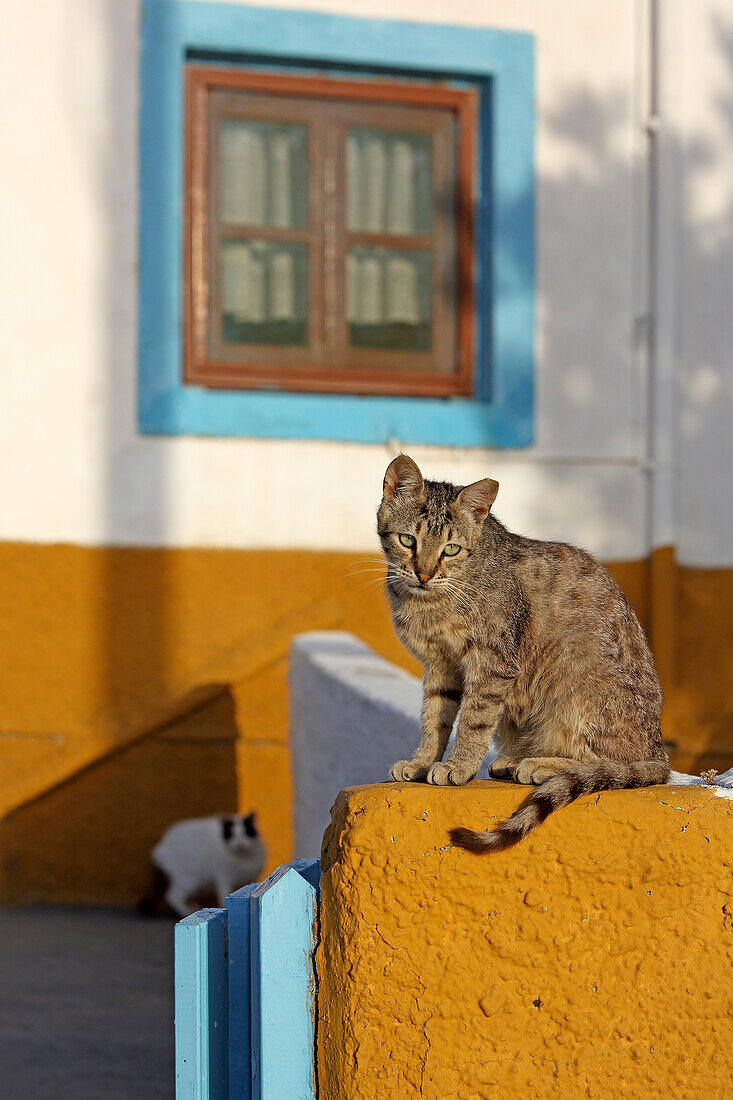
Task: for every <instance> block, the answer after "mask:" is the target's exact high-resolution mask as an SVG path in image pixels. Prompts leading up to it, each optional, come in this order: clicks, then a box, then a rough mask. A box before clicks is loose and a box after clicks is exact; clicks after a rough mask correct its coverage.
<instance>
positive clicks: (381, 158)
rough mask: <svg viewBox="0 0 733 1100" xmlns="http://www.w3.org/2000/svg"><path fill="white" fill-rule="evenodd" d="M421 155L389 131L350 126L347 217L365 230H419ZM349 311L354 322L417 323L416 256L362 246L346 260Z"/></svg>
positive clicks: (356, 228)
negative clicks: (364, 129)
mask: <svg viewBox="0 0 733 1100" xmlns="http://www.w3.org/2000/svg"><path fill="white" fill-rule="evenodd" d="M425 170H426V160H425V158H423V159H422V160H419V158H418V154H417V151H416V148H415V146H414V145H413V143H411V142H410V141H408V140H406V139H405V138H404V137H401V136H400V135H399V134H391V133H390V132H389V131H384V132H383V133H378V132H377V133H375V132H374V131H360V130H358V129H356V130H351V131H350V133H349V135H348V137H347V139H346V180H347V186H346V220H347V226H348V228H349V229H351V230H354V231H357V232H358V231H362V232H369V233H403V234H413V233H416V232H418V231H419V228H420V227H419V225H418V221H419V211H418V187H419V179H418V177H419V173H420V172H421V171H422V172H424V171H425ZM346 281H347V295H346V297H347V315H348V319H349V321H351V322H352V323H354V324H362V325H378V324H386V323H390V322H401V323H404V324H409V325H414V324H418V323H419V322H420V321H421V320H425V319H426V318H425V317H422V316H421V311H420V294H419V268H418V262H417V260H416V259H411V258H410V257H409V256H405V255H404V254H400V255H390V253H389V251H388V250H385V249H383V248H379V249H374V250H373V251H372V252H371V254H370V253H369V252H367V251H366V249H365V248H363V249H360V250H359V252H351V253H350V255H349V257H348V260H347V270H346Z"/></svg>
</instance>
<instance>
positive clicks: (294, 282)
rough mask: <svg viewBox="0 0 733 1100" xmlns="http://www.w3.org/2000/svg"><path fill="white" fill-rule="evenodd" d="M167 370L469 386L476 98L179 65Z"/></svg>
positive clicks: (437, 390) (320, 387)
mask: <svg viewBox="0 0 733 1100" xmlns="http://www.w3.org/2000/svg"><path fill="white" fill-rule="evenodd" d="M186 105H187V109H186V134H187V175H186V179H187V189H186V190H187V195H186V240H185V259H186V286H185V309H184V313H185V363H184V378H185V381H186V382H187V383H193V384H195V385H197V386H205V387H212V388H225V389H281V390H300V391H320V392H344V393H355V394H391V395H400V394H415V395H428V396H429V395H434V396H441V395H461V394H463V395H468V394H470V393H471V392H472V389H473V333H474V312H475V306H474V301H473V274H472V266H473V259H472V257H473V241H472V226H471V212H472V207H473V186H474V183H473V181H474V174H475V173H474V147H475V127H476V111H477V96H476V93H475V91H473V90H470V89H469V90H463V89H458V88H452V87H449V86H447V85H444V84H425V83H418V82H408V81H405V82H401V83H396V82H383V81H376V80H374V81H371V80H370V81H361V82H360V81H352V80H346V79H337V78H328V79H327V78H322V77H306V76H292V75H285V74H277V73H261V72H258V73H255V72H243V71H236V70H230V69H222V68H218V69H217V68H207V67H203V66H199V65H190V66H188V68H187V96H186Z"/></svg>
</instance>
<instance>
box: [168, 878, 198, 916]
mask: <svg viewBox="0 0 733 1100" xmlns="http://www.w3.org/2000/svg"><path fill="white" fill-rule="evenodd" d="M195 889H196V886H195V885H193V884H191V883H188V882H175V883H173V884H172V885H171V886H170V887H169V889H168V893H167V894H166V896H165V900H166V901H167V902H168V904H169V905H170V907H171V909H173V910H175V912H176V913H177V914H178V916H179V917H187V916H188V915H189V913H191V912H192V910H191V906H190V904H189V901H188V899H189V897H190V896H191V894H192V893H193V892H194V890H195Z"/></svg>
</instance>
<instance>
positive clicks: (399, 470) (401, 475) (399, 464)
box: [382, 455, 423, 501]
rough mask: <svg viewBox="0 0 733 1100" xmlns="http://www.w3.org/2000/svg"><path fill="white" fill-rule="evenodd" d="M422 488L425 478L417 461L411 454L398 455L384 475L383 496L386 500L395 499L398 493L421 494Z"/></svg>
mask: <svg viewBox="0 0 733 1100" xmlns="http://www.w3.org/2000/svg"><path fill="white" fill-rule="evenodd" d="M422 490H423V479H422V474H421V473H420V470H419V469H418V466H417V463H416V462H413V461H412V459H411V458H410V456H409V455H397V458H395V459H393V461H392V462H390V464H389V466H388V467H387V472H386V474H385V475H384V485H383V486H382V496H383V498H384V499H385V500H386V501H390V500H394V498H395V497H396V496H397V494H398V493H400V494H402V493H404V494H410V495H414V496H419V494H420V493H421V492H422Z"/></svg>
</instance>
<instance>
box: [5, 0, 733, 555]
mask: <svg viewBox="0 0 733 1100" xmlns="http://www.w3.org/2000/svg"><path fill="white" fill-rule="evenodd" d="M179 2H186V0H179ZM277 6H282V7H311V8H314V9H319V10H324V9H327V10H334V11H342V12H345V13H352V14H364V15H373V16H390V17H394V18H410V19H417V20H434V21H441V20H445V21H450V22H464V23H477V24H479V23H480V24H487V25H494V26H504V27H513V28H517V29H524V30H528V31H530V32H532V33H533V34H535V36H536V48H537V70H538V72H537V104H538V126H537V147H536V148H537V181H538V190H537V202H538V205H537V244H538V326H537V406H536V444H535V446H534V447H532V448H530V449H529V450H527V451H524V452H514V453H511V454H508V453H506V452H504V453H501V452H488V451H482V452H479V451H471V452H463V453H462V452H460V451H456V450H447V449H442V448H428V447H415V446H413V447H411V448H410V450H411V452H412V453H413V455H414V456H415V457H416V459H417V460H418V461H419V462H420V463H421V464H422V465H423V466H424V468H425V470H426V472H427V473H428V474H429V475H433V476H440V475H445V476H448V477H454V478H455V479H456V480H461V481H466V480H469V479H471V478H473V477H479V476H482V475H485V474H486V473H491V474H493V475H494V476H497V477H498V478H499V480H500V482H501V483H502V487H501V490H500V496H499V500H498V502H497V514H498V515H500V517H501V518H503V519H505V520H506V521H507V522H508V523H509V524H510V525H512V526H515V527H517V528H520V529H522V530H524V531H526V532H527V533H531V534H535V535H539V536H546V537H562V538H566V539H570V540H572V541H576V542H579V543H582V544H584V545H586V546H588V547H590V548H591V549H593V550H594V551H596V552H597V553H598V554H600V555H602V556H603V557H606V558H614V559H620V558H634V557H639V556H642V555H643V554H644V553H645V552H646V549H647V545H648V530H647V528H648V524H647V514H648V500H647V489H648V485H647V481H648V475H647V474H646V473H645V472H644V468H643V462H644V458H645V455H646V447H647V440H646V435H645V418H646V405H645V400H644V393H645V385H646V380H645V376H644V372H643V357H641V356H640V355H639V349H638V346H637V344H635V332H637V328H636V325H635V317H636V315H637V313H638V312H639V310H640V308H642V304H643V302H642V300H643V285H642V284H643V278H642V275H643V260H644V255H643V249H644V234H643V232H642V230H643V224H642V214H643V175H642V172H641V169H642V165H643V157H642V154H643V150H644V138H643V135H642V130H641V126H640V121H641V119H640V111H641V102H642V97H641V95H640V90H639V74H640V71H641V61H640V58H641V57H642V56H643V55H644V52H645V50H646V48H647V43H646V41H645V25H644V21H643V19H642V18H641V17H640V9H641V8H642V7H643V5H642V4H641V3H640V0H595V2H594V3H593V4H589V3H588V2H587V0H541V2H540V0H494V2H493V3H492V4H491V5H486V4H485V3H483V2H479V0H455V3H453V4H451V5H448V4H446V3H445V0H441V2H436V0H421V2H418V0H361V2H358V3H357V2H354V0H323V2H320V3H312V4H311V3H308V4H305V3H302V2H301V3H298V2H297V0H286V2H285V3H281V4H280V3H279V4H278V5H277ZM722 6H723V5H722V2H721V3H719V4H718V5H717V7H718V8H720V9H721V12H722ZM715 7H716V5H715V4H713V3H712V0H711V2H710V3H706V4H705V8H706V9H709V12H710V13H712V11H713V9H714V8H715ZM696 10H698V9H696ZM41 12H42V15H41ZM3 14H4V33H3V35H2V38H1V39H0V64H1V65H2V71H3V72H4V74H5V76H6V87H7V88H9V89H13V90H14V91H13V93H12V94H10V95H8V96H6V97H4V98H3V100H2V102H0V126H1V128H2V133H3V143H2V152H1V153H0V156H2V158H3V163H2V165H1V166H0V167H2V170H3V177H4V179H5V181H6V187H5V194H4V197H3V199H2V200H1V201H0V239H1V240H3V242H4V249H3V253H4V257H3V258H4V263H3V265H2V269H3V274H2V278H3V286H2V293H0V328H1V330H2V332H3V334H4V337H5V347H6V358H5V364H4V366H5V369H4V370H3V371H2V372H0V409H2V410H3V411H4V413H5V416H4V421H5V423H4V425H3V431H2V438H1V439H0V493H1V494H2V500H3V507H2V509H0V537H2V538H6V539H26V540H41V541H70V542H77V543H88V544H100V543H101V544H103V543H109V542H112V543H125V544H149V545H159V544H163V545H165V544H168V545H201V546H205V545H223V546H240V547H262V546H302V547H310V548H344V549H348V548H359V549H361V548H369V549H373V548H374V536H373V523H374V521H373V508H374V505H375V504H376V502H377V500H378V497H379V488H380V484H381V477H382V473H383V470H384V467H385V466H386V464H387V461H388V460H389V459H390V458H391V457H392V454H393V451H392V450H391V449H390V448H388V447H385V446H381V445H375V446H365V445H348V444H334V443H318V442H298V441H254V440H203V439H197V438H178V439H174V440H171V439H167V440H164V439H154V438H145V437H141V436H139V435H138V434H137V431H136V424H135V375H136V363H135V324H136V317H135V294H136V274H135V263H136V232H137V203H136V187H137V111H138V70H137V65H138V18H139V12H138V5H137V2H136V0H126V2H122V3H120V2H114V0H45V2H44V3H43V4H41V5H27V4H26V3H24V2H23V0H5V3H4V5H3ZM710 18H712V14H710ZM710 18H708V19H707V20H706V22H707V24H708V26H709V25H710ZM723 18H724V17H723V15H722V14H721V15H720V19H721V20H722V19H723ZM689 21H690V22H692V23H693V24H694V23H695V21H696V20H695V18H693V17H691V18H690V20H689ZM705 33H708V38H709V36H710V35H709V32H703V31H702V30H700V31H699V33H698V37H699V39H700V41H699V43H698V44H697V46H696V48H697V49H699V51H700V58H699V62H698V63H699V66H700V69H701V75H702V76H704V80H703V81H702V85H704V86H703V87H697V88H696V89H695V95H694V97H693V98H692V99H691V101H690V105H691V108H692V107H694V110H693V111H692V113H691V116H690V119H689V120H688V136H689V138H690V140H692V138H693V137H694V135H695V134H696V133H697V132H698V130H699V129H700V128H704V127H705V126H707V127H710V126H713V125H715V124H714V122H713V120H712V118H711V117H710V116H711V113H712V111H713V110H714V109H716V108H715V107H714V105H715V103H716V102H718V101H719V100H720V97H721V96H724V95H725V94H726V89H728V92H727V94H730V92H729V89H730V86H731V85H730V77H729V75H728V74H727V73H726V71H725V68H724V66H723V63H722V62H721V63H720V64H719V65H718V64H717V62H716V63H715V64H714V63H713V58H712V57H711V59H710V64H709V65H708V64H707V60H708V54H711V53H712V52H714V50H715V49H717V48H718V46H717V45H716V46H713V45H711V43H710V42H709V41H708V38H705ZM695 41H696V42H697V39H695ZM19 44H22V46H21V45H19ZM703 70H704V72H703ZM29 74H31V79H30V80H29V79H28V75H29ZM718 110H719V108H718ZM720 125H722V123H721V124H720ZM722 137H725V135H724V134H723V135H722ZM720 138H721V135H719V134H718V133H717V132H716V131H711V132H710V134H709V139H710V140H711V141H713V142H719V141H720ZM731 148H733V145H732V144H731V141H730V136H728V146H727V150H728V155H730V149H731ZM716 155H717V154H716ZM725 167H726V166H725V165H724V164H723V163H722V162H721V163H720V165H717V164H715V165H713V166H712V167H711V166H710V165H708V166H707V167H706V168H705V171H707V172H709V173H712V175H713V176H714V178H715V180H716V185H715V186H716V187H717V188H718V190H722V189H724V184H723V181H724V180H725V178H726V173H725ZM700 171H702V169H700ZM700 186H701V188H702V190H703V191H704V190H705V189H704V186H703V185H702V184H701V185H700ZM705 201H712V200H706V199H704V198H701V197H699V196H698V197H697V198H696V199H695V203H696V205H695V207H694V210H695V215H694V216H695V218H696V219H699V223H700V228H701V229H702V228H704V227H705V225H706V224H707V223H708V222H709V221H710V219H711V218H712V220H713V222H715V219H717V222H715V224H718V225H719V226H720V227H721V231H722V225H723V222H724V220H725V211H726V207H725V202H723V204H722V206H721V207H720V208H719V209H717V210H716V211H715V212H713V213H712V214H711V213H710V212H709V211H708V212H706V211H705V208H704V203H705ZM691 232H692V234H693V237H694V238H695V240H694V241H693V242H692V243H690V242H689V241H688V242H687V243H686V256H687V254H688V253H689V252H690V251H691V250H692V249H693V245H694V246H695V247H697V246H698V245H699V244H700V242H698V241H697V239H696V237H697V232H698V221H696V222H695V223H694V226H693V227H692V230H691ZM725 263H726V261H725V259H724V258H720V257H719V258H718V261H717V267H716V268H715V271H716V272H722V273H723V275H724V277H726V278H727V280H728V282H727V283H725V284H724V286H725V287H730V285H731V282H733V272H731V270H730V260H729V259H728V260H727V264H728V266H727V268H726V266H725ZM698 278H699V276H698ZM696 283H697V278H696V277H695V274H694V272H693V271H692V269H690V276H689V286H687V290H688V292H689V294H690V295H691V297H692V300H693V301H695V303H696V308H697V299H698V298H699V297H700V295H699V292H697V291H696ZM728 297H730V295H728ZM725 298H726V295H725V293H724V291H721V292H720V295H719V300H720V306H717V307H713V306H712V305H711V304H710V305H709V311H712V312H711V313H710V316H709V317H706V318H705V321H704V323H703V315H702V314H701V313H700V312H698V313H696V320H695V322H694V324H692V327H688V328H687V329H686V330H685V332H686V335H685V340H686V343H685V348H686V355H687V360H686V362H689V363H690V364H694V365H695V371H694V377H692V376H691V378H690V380H689V385H690V386H691V387H692V388H691V391H690V392H691V393H693V394H697V397H696V398H695V399H694V401H692V406H693V407H694V409H695V410H698V412H699V408H700V404H701V402H702V403H703V404H704V405H705V407H706V409H707V410H708V415H709V410H710V408H711V406H713V407H714V406H715V404H716V394H717V395H719V393H720V385H721V384H722V383H721V382H720V381H719V377H718V374H717V373H716V374H715V378H714V380H713V382H707V383H706V382H705V378H706V377H708V376H707V375H705V374H704V372H702V373H700V371H699V370H698V369H697V368H698V366H699V363H697V362H696V361H697V360H698V359H699V355H700V354H701V353H700V352H699V350H698V349H699V347H700V340H701V339H702V338H703V336H704V334H705V333H706V332H708V328H709V324H710V321H711V320H713V321H714V320H716V319H717V318H718V316H719V315H720V313H721V312H724V306H723V303H724V301H725ZM725 321H726V324H728V325H730V324H731V322H730V320H729V319H728V318H727V317H726V318H725ZM698 330H700V331H698ZM701 333H702V335H701ZM721 348H722V343H721V344H720V345H718V344H716V349H715V355H714V354H713V353H712V352H711V353H710V354H708V355H706V356H705V358H706V359H707V360H710V361H711V362H713V361H714V369H715V370H716V371H717V369H718V367H717V366H716V365H715V364H719V363H720V361H721V360H720V352H721ZM716 355H717V358H716ZM687 384H688V381H687V376H685V385H687ZM706 385H707V386H708V390H705V386H706ZM711 385H712V386H713V390H714V392H713V393H710V392H709V389H710V386H711ZM716 387H717V388H716ZM703 391H704V393H703ZM8 410H10V415H7V414H8ZM716 415H717V414H716ZM718 421H719V417H718ZM718 421H716V422H718ZM706 426H707V422H706ZM722 442H724V441H723V440H721V439H720V438H719V437H718V436H714V441H713V439H711V440H710V441H709V442H708V444H707V445H706V449H698V447H697V443H696V442H695V443H694V445H693V443H690V449H692V450H694V451H695V454H696V456H697V457H696V458H695V460H694V462H692V463H691V466H690V469H692V467H693V466H694V469H695V471H698V469H699V468H702V469H708V467H709V465H710V462H711V460H712V459H715V460H716V462H717V461H719V459H720V455H721V443H722ZM725 462H726V463H727V469H728V471H729V472H730V471H731V467H732V466H733V460H732V459H731V455H730V452H728V453H727V456H726V457H725ZM687 476H688V478H689V479H693V478H696V477H697V473H695V474H692V473H690V474H688V475H687ZM685 484H687V482H685ZM685 493H686V494H687V495H686V496H685V505H684V507H685V508H687V509H688V511H689V510H690V509H691V511H689V514H694V507H693V502H692V500H691V499H690V501H689V503H688V497H691V496H692V495H694V494H690V492H689V490H688V489H685ZM696 499H697V498H696ZM698 505H699V500H698V501H697V505H695V506H698ZM706 507H707V508H708V512H709V511H711V509H710V507H709V505H706ZM707 514H708V513H707V512H706V516H707ZM706 523H707V520H706ZM726 523H727V521H726ZM681 526H682V529H683V530H684V531H685V538H684V541H683V545H684V548H685V554H686V556H687V558H688V560H691V561H694V560H696V557H695V555H696V554H697V555H700V556H701V557H702V558H704V559H705V560H707V559H708V557H709V558H715V557H716V555H717V556H718V557H720V556H721V555H722V557H723V558H724V559H725V560H726V561H729V560H731V558H733V551H732V550H731V539H730V530H729V528H728V527H727V526H726V524H723V525H722V527H721V528H720V529H718V528H715V529H714V530H713V529H712V528H710V529H709V530H708V531H707V534H706V538H705V539H704V540H700V539H699V538H698V537H696V535H695V531H694V528H695V527H696V521H693V523H692V525H691V526H690V525H689V524H688V525H687V526H685V524H684V523H682V524H681ZM726 554H727V555H728V557H727V558H726V557H725V555H726Z"/></svg>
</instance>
